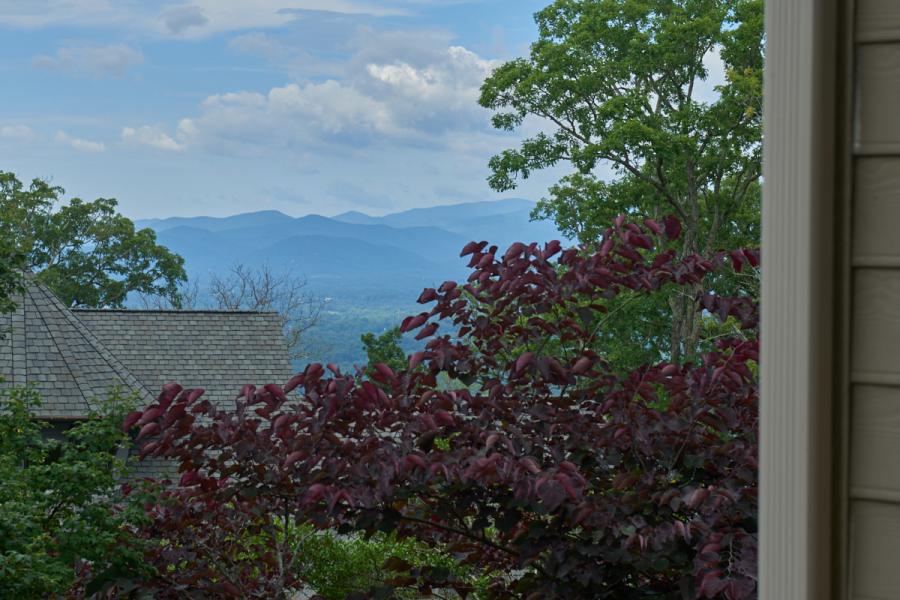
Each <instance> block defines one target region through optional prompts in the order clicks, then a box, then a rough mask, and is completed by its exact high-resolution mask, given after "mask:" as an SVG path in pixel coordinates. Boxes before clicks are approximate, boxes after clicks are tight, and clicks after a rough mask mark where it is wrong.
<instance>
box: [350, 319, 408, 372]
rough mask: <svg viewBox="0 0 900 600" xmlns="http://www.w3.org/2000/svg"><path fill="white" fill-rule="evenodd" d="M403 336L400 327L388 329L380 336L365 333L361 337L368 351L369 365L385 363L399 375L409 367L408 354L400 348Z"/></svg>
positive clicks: (367, 362)
mask: <svg viewBox="0 0 900 600" xmlns="http://www.w3.org/2000/svg"><path fill="white" fill-rule="evenodd" d="M401 339H403V334H402V333H400V328H399V327H394V328H393V329H388V330H387V331H385V332H384V333H382V334H380V335H375V334H374V333H364V334H362V336H360V340H361V341H362V343H363V347H364V348H365V350H366V357H367V361H366V364H368V365H370V366H371V365H377V364H379V363H384V364H386V365H387V366H389V367H390V368H391V369H393V370H394V371H395V372H397V373H399V372H400V371H402V370H403V369H405V368H406V366H407V360H406V352H405V351H404V350H403V348H402V347H401V346H400V340H401Z"/></svg>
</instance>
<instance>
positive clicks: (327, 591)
mask: <svg viewBox="0 0 900 600" xmlns="http://www.w3.org/2000/svg"><path fill="white" fill-rule="evenodd" d="M300 530H301V532H300V537H301V538H302V539H303V541H302V542H301V544H300V561H299V563H300V564H299V568H300V569H301V573H302V577H303V579H304V580H305V581H306V582H307V583H308V584H309V585H310V587H312V588H313V589H314V590H315V591H316V593H318V594H320V595H322V596H323V597H324V598H325V599H326V600H343V599H344V598H346V597H347V596H348V595H349V594H352V593H354V592H366V591H368V590H370V589H372V588H377V587H379V586H380V585H382V584H384V582H385V580H387V579H389V578H391V577H393V576H395V575H397V573H394V572H389V571H388V570H387V569H385V567H384V565H385V562H386V561H387V560H389V559H392V558H393V559H399V560H400V561H403V562H406V563H409V564H410V565H412V566H413V567H443V568H446V569H447V570H448V571H449V572H452V573H453V574H455V575H457V576H459V577H463V578H464V579H467V580H468V581H469V583H471V584H472V585H473V586H474V587H475V588H476V597H479V595H478V593H477V592H478V590H479V589H481V588H484V586H485V585H486V579H485V580H484V581H481V580H479V579H476V578H475V577H474V576H473V575H472V574H471V573H470V572H469V571H468V570H467V569H465V568H464V567H460V566H459V565H458V564H457V563H456V561H455V560H454V558H453V557H452V556H450V555H449V554H446V553H443V552H440V551H437V550H434V549H432V548H428V547H426V546H425V545H423V544H421V543H419V542H416V541H415V540H412V539H398V538H397V537H396V536H394V535H388V534H376V535H374V536H372V537H371V538H368V539H366V538H363V537H361V536H358V535H350V536H342V535H337V534H335V533H333V532H331V531H314V530H313V529H312V528H310V527H308V526H303V527H301V528H300ZM394 597H397V598H416V597H419V595H418V594H417V592H416V590H415V589H414V587H413V586H410V587H409V588H407V589H404V590H400V591H398V592H396V593H395V596H394Z"/></svg>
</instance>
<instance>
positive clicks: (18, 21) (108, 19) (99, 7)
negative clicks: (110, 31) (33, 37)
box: [0, 0, 134, 29]
mask: <svg viewBox="0 0 900 600" xmlns="http://www.w3.org/2000/svg"><path fill="white" fill-rule="evenodd" d="M133 8H134V7H133V5H130V3H123V2H112V1H110V0H28V1H27V2H23V1H22V0H0V23H2V24H5V25H12V26H14V27H23V28H28V29H31V28H39V27H47V26H51V25H60V24H65V25H68V26H93V25H113V24H118V23H121V22H122V21H125V20H127V19H128V18H129V15H130V14H131V13H132V12H133Z"/></svg>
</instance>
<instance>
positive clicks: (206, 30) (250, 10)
mask: <svg viewBox="0 0 900 600" xmlns="http://www.w3.org/2000/svg"><path fill="white" fill-rule="evenodd" d="M303 11H327V12H333V13H342V14H357V15H372V16H379V17H383V16H389V15H398V14H403V12H402V11H399V10H397V9H392V8H388V7H385V6H381V5H379V3H376V2H366V1H363V0H191V1H189V2H185V3H183V4H179V5H177V6H174V7H171V8H168V9H166V10H165V11H163V13H161V14H160V17H159V18H160V20H161V21H162V24H163V26H164V27H165V29H166V30H167V31H168V32H169V33H171V34H174V35H185V36H193V37H198V36H206V35H210V34H213V33H220V32H223V31H239V30H247V29H258V28H267V27H280V26H282V25H285V24H287V23H289V22H290V21H293V20H294V19H296V18H297V14H298V13H300V12H303Z"/></svg>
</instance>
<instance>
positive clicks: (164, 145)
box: [122, 125, 184, 152]
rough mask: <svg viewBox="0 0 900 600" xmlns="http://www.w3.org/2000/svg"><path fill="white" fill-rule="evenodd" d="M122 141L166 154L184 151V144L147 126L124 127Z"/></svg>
mask: <svg viewBox="0 0 900 600" xmlns="http://www.w3.org/2000/svg"><path fill="white" fill-rule="evenodd" d="M122 141H124V142H127V143H131V144H136V145H139V146H150V147H151V148H156V149H157V150H165V151H168V152H180V151H181V150H184V144H182V143H180V142H178V141H177V140H175V138H173V137H172V136H170V135H168V134H167V133H165V132H164V131H160V130H159V129H157V128H155V127H150V126H149V125H143V126H141V127H138V128H134V127H124V128H123V129H122Z"/></svg>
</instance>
